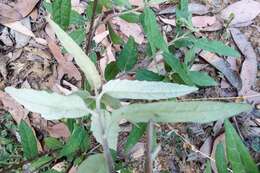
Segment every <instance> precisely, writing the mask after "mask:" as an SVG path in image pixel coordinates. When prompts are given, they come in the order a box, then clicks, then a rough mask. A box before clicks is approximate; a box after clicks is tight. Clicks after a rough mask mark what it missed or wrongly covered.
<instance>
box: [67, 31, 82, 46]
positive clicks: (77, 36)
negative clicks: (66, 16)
mask: <svg viewBox="0 0 260 173" xmlns="http://www.w3.org/2000/svg"><path fill="white" fill-rule="evenodd" d="M69 35H70V37H71V38H72V39H73V40H74V41H75V42H76V43H77V44H78V45H81V44H82V43H83V41H84V40H85V29H84V28H79V29H76V30H75V31H72V32H71V33H69Z"/></svg>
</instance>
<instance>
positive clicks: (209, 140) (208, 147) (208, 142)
mask: <svg viewBox="0 0 260 173" xmlns="http://www.w3.org/2000/svg"><path fill="white" fill-rule="evenodd" d="M212 141H213V140H212V137H211V136H209V137H208V138H207V139H206V140H205V142H204V143H203V144H202V146H201V147H200V152H201V153H203V154H205V155H207V156H209V155H210V152H211V147H212ZM202 157H204V156H202Z"/></svg>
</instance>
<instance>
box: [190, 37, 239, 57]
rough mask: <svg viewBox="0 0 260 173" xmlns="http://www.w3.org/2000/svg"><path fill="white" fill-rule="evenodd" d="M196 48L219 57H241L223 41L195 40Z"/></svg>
mask: <svg viewBox="0 0 260 173" xmlns="http://www.w3.org/2000/svg"><path fill="white" fill-rule="evenodd" d="M193 42H194V46H195V47H197V48H201V49H203V50H207V51H209V52H214V53H217V54H219V55H224V56H232V57H239V56H240V54H239V53H238V52H237V51H236V50H235V49H233V48H231V47H229V46H227V45H225V44H224V43H222V42H221V41H216V40H208V39H206V38H201V39H198V40H196V39H193Z"/></svg>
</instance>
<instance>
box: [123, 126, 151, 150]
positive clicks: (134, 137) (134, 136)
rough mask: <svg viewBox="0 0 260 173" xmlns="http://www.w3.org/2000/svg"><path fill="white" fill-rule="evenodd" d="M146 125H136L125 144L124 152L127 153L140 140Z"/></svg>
mask: <svg viewBox="0 0 260 173" xmlns="http://www.w3.org/2000/svg"><path fill="white" fill-rule="evenodd" d="M146 127H147V123H138V124H137V125H135V126H134V127H133V129H132V131H131V132H130V134H129V136H128V138H127V141H126V143H125V151H126V153H128V152H129V151H130V150H131V149H132V148H133V146H134V145H135V144H136V143H137V142H138V141H139V140H140V139H141V137H142V136H143V135H144V133H145V131H146Z"/></svg>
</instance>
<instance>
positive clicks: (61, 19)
mask: <svg viewBox="0 0 260 173" xmlns="http://www.w3.org/2000/svg"><path fill="white" fill-rule="evenodd" d="M70 12H71V1H70V0H54V1H53V2H52V17H53V20H54V21H55V22H56V23H57V24H58V25H60V26H61V27H62V28H63V29H64V30H66V29H67V28H68V26H69V24H70Z"/></svg>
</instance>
